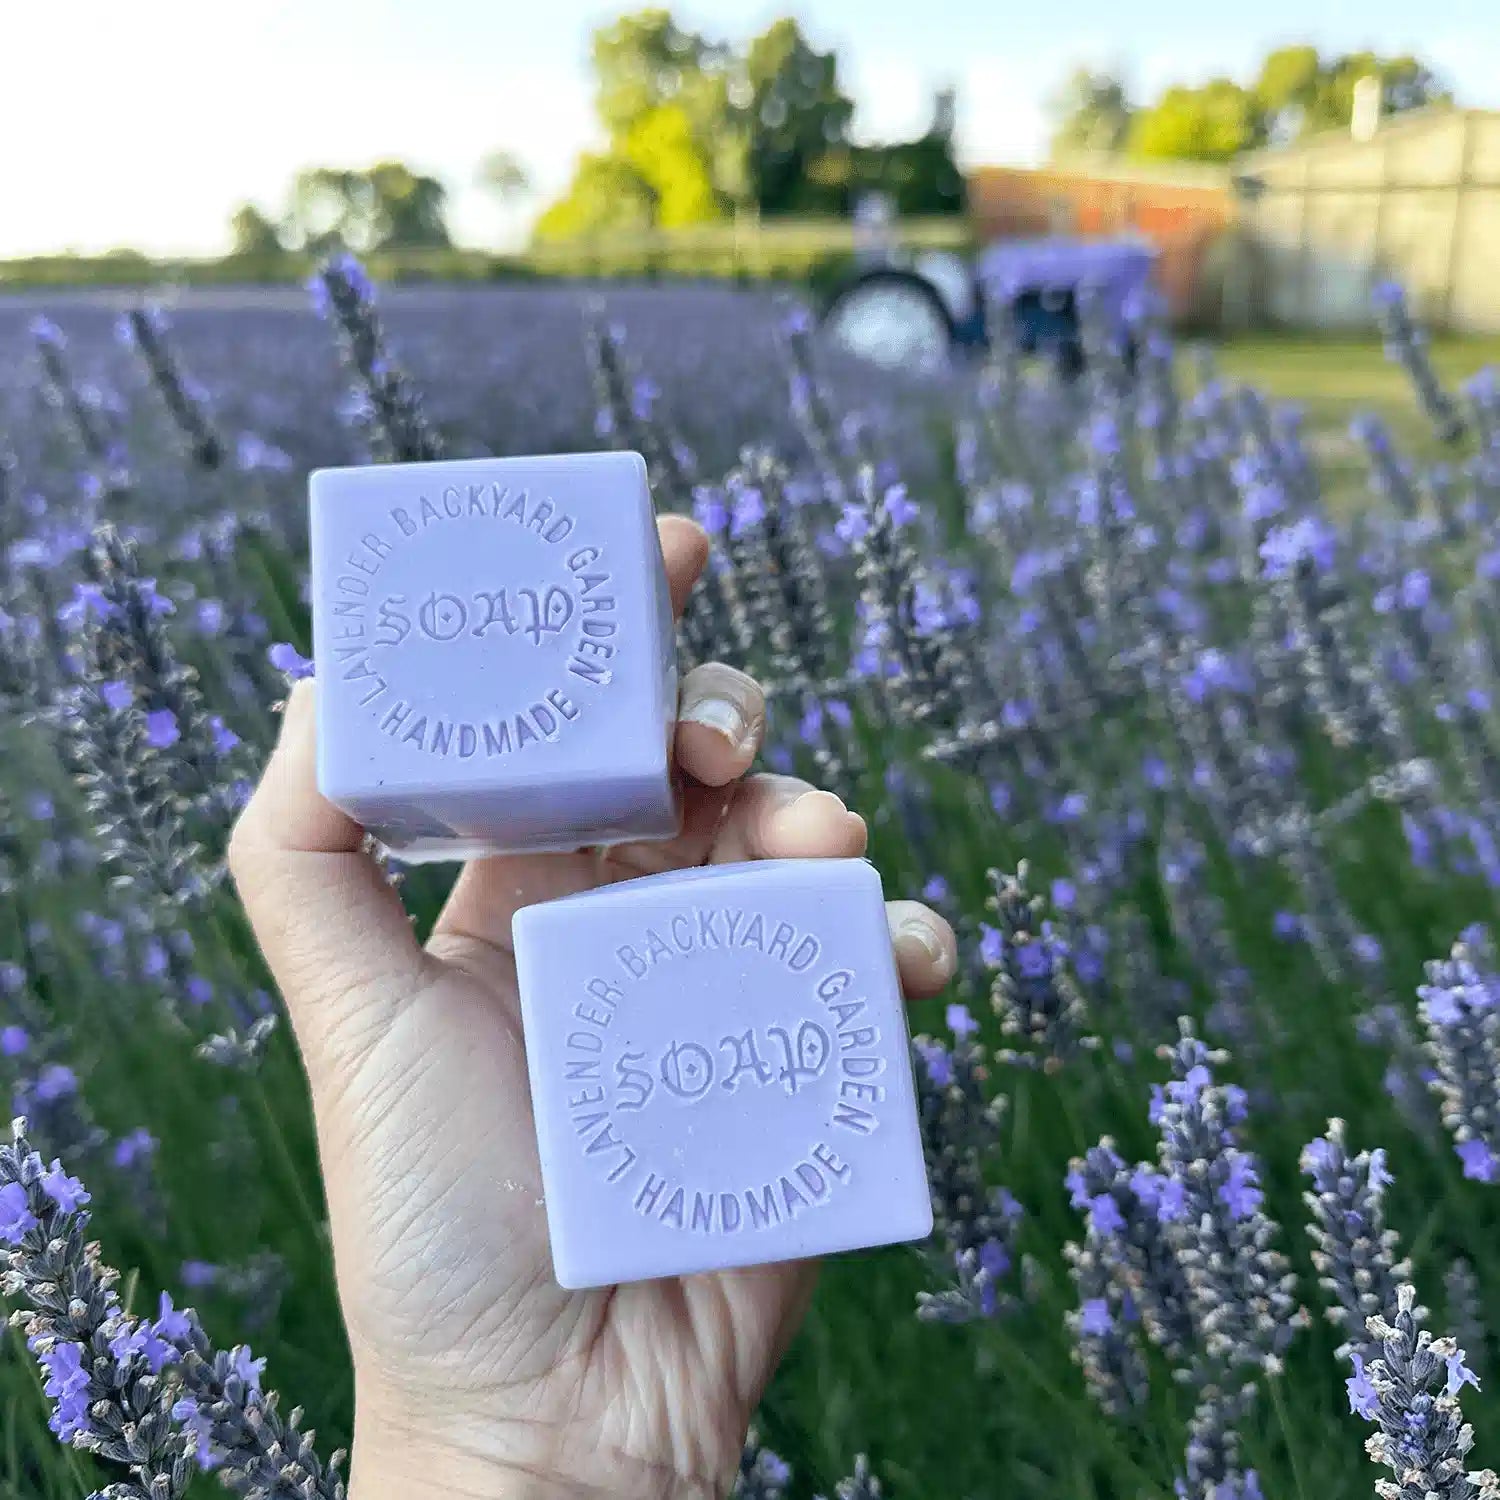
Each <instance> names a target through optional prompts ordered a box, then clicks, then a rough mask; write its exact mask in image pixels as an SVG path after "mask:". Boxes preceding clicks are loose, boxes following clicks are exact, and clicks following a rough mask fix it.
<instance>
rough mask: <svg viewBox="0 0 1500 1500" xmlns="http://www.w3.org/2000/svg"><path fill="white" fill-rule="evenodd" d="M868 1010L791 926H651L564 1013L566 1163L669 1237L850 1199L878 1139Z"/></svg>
mask: <svg viewBox="0 0 1500 1500" xmlns="http://www.w3.org/2000/svg"><path fill="white" fill-rule="evenodd" d="M690 971H691V972H690ZM710 991H712V992H713V994H714V997H715V998H714V1003H713V1004H712V1005H709V1004H705V1003H702V1002H703V997H704V996H705V994H707V993H708V992H710ZM878 1011H879V1008H878V1006H872V1005H871V1003H870V1001H869V999H868V998H867V996H866V995H865V993H864V991H863V986H862V983H861V980H860V977H859V975H858V973H857V972H856V971H854V970H853V969H850V968H846V967H841V966H839V965H837V964H833V963H830V962H829V961H828V960H827V958H826V957H825V954H824V944H823V941H822V940H821V939H820V938H819V937H818V936H817V935H816V934H815V933H813V932H811V931H809V930H807V929H799V928H798V927H796V926H794V925H793V924H792V923H791V922H787V921H778V920H775V919H773V918H771V917H768V916H766V915H765V914H763V913H760V912H756V911H754V910H750V909H745V908H737V907H733V906H726V905H702V906H699V905H694V906H691V907H685V908H683V909H682V910H680V911H678V912H676V913H674V914H671V915H670V916H666V917H664V918H660V919H658V920H656V921H654V922H653V923H651V925H649V926H646V927H645V928H644V929H643V930H642V931H641V932H640V934H639V935H638V937H636V938H633V939H632V940H631V941H630V942H627V943H622V944H619V945H617V946H616V947H615V949H614V952H613V962H612V964H611V965H610V967H609V969H608V971H607V972H605V973H601V974H598V975H596V976H594V977H592V978H590V979H589V980H587V981H586V983H585V984H584V985H583V987H582V991H581V993H579V994H578V995H577V996H575V997H574V999H573V1002H572V1004H571V1008H570V1011H569V1013H568V1022H567V1024H568V1026H569V1030H568V1033H567V1036H566V1038H565V1043H564V1046H563V1048H562V1049H561V1053H560V1061H561V1067H562V1072H563V1076H562V1077H561V1078H559V1079H558V1080H557V1085H558V1086H559V1088H560V1090H561V1091H562V1092H563V1095H564V1097H565V1099H566V1108H567V1117H568V1121H569V1124H570V1126H571V1130H572V1133H573V1134H574V1135H575V1136H576V1138H577V1142H578V1150H579V1153H580V1155H581V1157H582V1159H583V1161H584V1163H586V1164H587V1168H588V1169H589V1170H590V1172H591V1173H594V1174H597V1176H598V1177H599V1178H600V1179H602V1180H603V1181H604V1182H606V1183H608V1184H611V1185H612V1186H614V1187H615V1188H617V1189H618V1191H619V1193H620V1194H621V1195H622V1201H623V1202H624V1203H625V1204H627V1205H628V1206H629V1208H630V1209H631V1210H632V1211H633V1212H634V1213H636V1214H638V1215H640V1216H641V1217H642V1218H645V1219H649V1220H653V1221H655V1222H658V1223H660V1224H662V1225H665V1226H666V1227H668V1228H670V1229H674V1230H682V1231H684V1232H685V1233H689V1234H701V1235H707V1236H717V1235H732V1234H741V1233H753V1232H755V1231H761V1230H770V1229H773V1228H775V1227H777V1226H780V1225H786V1224H791V1223H795V1222H796V1221H798V1220H800V1219H801V1218H802V1217H803V1216H804V1215H808V1214H813V1213H816V1212H817V1211H818V1210H819V1209H820V1208H821V1207H823V1206H825V1205H827V1204H829V1203H831V1202H833V1201H834V1200H835V1198H837V1197H838V1196H839V1195H840V1194H841V1193H844V1192H847V1191H848V1189H849V1188H850V1187H851V1186H852V1184H853V1183H854V1181H855V1175H856V1171H857V1170H858V1169H859V1156H860V1143H861V1142H864V1141H868V1140H869V1138H870V1137H871V1136H873V1135H874V1134H875V1132H877V1131H878V1130H879V1128H880V1125H881V1120H882V1115H883V1111H884V1108H885V1106H886V1103H887V1095H888V1081H887V1079H886V1074H887V1072H888V1070H889V1068H890V1066H891V1060H890V1058H889V1057H888V1055H887V1053H888V1051H889V1046H888V1044H887V1043H886V1041H885V1038H884V1037H883V1035H882V1030H883V1027H882V1022H881V1018H880V1016H879V1013H878Z"/></svg>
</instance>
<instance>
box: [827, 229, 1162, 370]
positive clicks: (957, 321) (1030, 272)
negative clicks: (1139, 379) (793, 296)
mask: <svg viewBox="0 0 1500 1500" xmlns="http://www.w3.org/2000/svg"><path fill="white" fill-rule="evenodd" d="M1155 259H1156V257H1155V252H1154V251H1153V250H1152V249H1151V247H1150V246H1149V245H1145V244H1142V243H1140V242H1138V241H1134V240H1080V239H1062V238H1054V239H1036V240H1002V241H999V242H998V243H996V244H993V245H991V246H989V247H988V248H987V249H986V250H984V251H983V252H982V253H981V254H980V256H979V258H978V260H977V262H976V263H975V264H974V265H972V266H970V265H968V264H966V263H965V262H964V261H963V260H961V259H960V258H959V257H958V256H956V255H951V254H947V253H932V254H927V255H919V256H917V257H915V258H913V259H911V260H910V261H909V262H906V263H903V262H901V261H898V260H897V259H896V258H895V257H893V256H892V257H887V258H886V259H884V260H883V261H882V262H880V263H878V264H870V265H866V266H864V267H863V268H861V269H860V270H859V271H857V272H856V273H855V275H854V276H852V277H851V278H850V279H849V280H848V281H846V282H845V283H844V284H843V285H842V286H840V287H839V288H838V290H837V291H836V292H835V293H834V295H833V296H832V297H831V298H830V299H829V302H828V305H827V307H826V309H825V310H824V313H823V329H824V332H825V335H826V336H827V337H828V338H829V339H831V340H832V341H833V342H834V343H835V344H837V345H839V346H841V347H842V348H844V349H846V350H848V351H849V352H850V353H851V354H855V355H857V356H859V357H860V358H862V359H867V360H870V361H871V362H873V363H875V364H879V365H883V366H885V367H887V368H890V369H905V370H913V371H918V372H932V371H936V370H939V369H942V368H944V367H945V366H947V365H948V364H949V363H950V362H951V361H952V359H953V357H954V355H955V354H957V353H961V352H962V351H965V350H982V349H984V348H986V347H987V345H988V343H989V339H990V337H991V336H992V334H998V333H999V332H1000V331H1001V330H1002V328H1004V329H1005V330H1006V331H1008V332H1009V333H1010V334H1011V336H1013V337H1014V339H1015V341H1016V343H1017V345H1018V346H1019V348H1020V349H1021V351H1022V352H1023V353H1025V354H1034V355H1037V356H1039V357H1042V358H1046V359H1050V360H1052V361H1054V362H1055V363H1056V365H1057V366H1058V368H1059V369H1060V370H1062V371H1063V373H1064V374H1068V375H1072V374H1076V373H1077V372H1078V371H1079V370H1081V369H1082V367H1083V341H1082V336H1081V330H1080V327H1079V316H1080V305H1081V304H1082V303H1083V302H1084V300H1085V299H1086V298H1087V299H1092V300H1093V308H1094V313H1095V315H1096V316H1099V317H1101V318H1103V319H1104V320H1105V323H1106V326H1107V327H1109V328H1110V329H1111V330H1112V331H1113V332H1114V334H1115V336H1116V337H1117V338H1118V339H1119V340H1120V342H1121V346H1122V347H1124V348H1126V349H1128V348H1129V345H1130V336H1129V311H1130V309H1131V307H1132V304H1133V303H1135V302H1137V301H1138V300H1139V299H1140V297H1141V296H1142V294H1143V293H1144V292H1145V290H1146V288H1147V285H1148V283H1149V281H1150V277H1151V269H1152V266H1153V265H1154V263H1155Z"/></svg>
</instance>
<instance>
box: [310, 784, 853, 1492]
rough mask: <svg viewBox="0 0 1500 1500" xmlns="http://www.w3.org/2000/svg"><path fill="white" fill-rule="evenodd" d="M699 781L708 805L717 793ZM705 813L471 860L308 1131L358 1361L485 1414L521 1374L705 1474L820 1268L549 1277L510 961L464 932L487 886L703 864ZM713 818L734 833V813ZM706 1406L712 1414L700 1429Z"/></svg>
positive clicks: (405, 1392)
mask: <svg viewBox="0 0 1500 1500" xmlns="http://www.w3.org/2000/svg"><path fill="white" fill-rule="evenodd" d="M691 795H692V796H693V797H694V798H695V799H696V800H697V801H698V802H700V803H703V804H705V805H706V804H708V803H712V804H714V806H713V808H712V809H711V811H712V812H713V814H714V818H715V819H717V810H718V807H719V806H720V805H722V803H723V802H724V800H725V797H724V794H722V793H711V792H709V791H708V790H707V789H704V788H698V789H695V792H694V793H693V794H691ZM752 800H753V798H752ZM829 810H830V811H831V809H829ZM698 822H699V820H698V819H697V818H695V816H694V815H693V809H692V808H690V809H689V816H688V828H689V832H688V833H687V834H686V835H685V836H684V839H683V840H680V841H678V843H676V844H674V845H668V846H663V847H661V848H658V849H654V850H651V851H650V852H649V855H648V853H647V851H644V850H635V851H632V850H628V849H627V850H621V851H617V853H616V854H615V855H614V856H613V857H612V858H610V859H609V860H606V861H600V860H597V859H595V858H594V857H592V856H588V855H570V856H552V857H545V858H536V859H518V860H495V861H487V862H486V863H485V864H483V865H476V866H473V867H471V869H470V871H469V872H467V873H466V874H465V876H464V878H463V879H462V880H461V881H460V883H459V886H458V887H457V889H456V890H455V894H454V897H453V900H452V901H451V902H450V904H449V907H448V910H447V911H446V912H445V913H444V916H443V918H442V919H441V920H440V922H439V924H438V928H437V930H436V932H435V934H434V937H433V940H432V942H431V944H430V945H429V948H428V967H429V971H430V974H429V978H428V980H427V982H426V983H424V984H422V985H421V986H420V988H419V991H418V993H417V994H416V996H415V997H412V998H408V1000H407V1001H406V1003H405V1004H404V1005H403V1006H402V1007H401V1009H400V1012H399V1018H398V1019H397V1021H396V1023H395V1024H394V1025H393V1026H392V1027H391V1028H390V1029H388V1030H387V1031H386V1032H385V1033H384V1034H383V1035H381V1036H380V1037H379V1038H378V1039H375V1040H374V1042H373V1044H372V1048H371V1050H370V1052H369V1053H368V1054H367V1055H366V1056H364V1057H363V1058H362V1059H361V1060H360V1063H359V1073H360V1087H359V1089H358V1090H357V1091H356V1090H354V1089H344V1090H341V1094H340V1102H339V1103H338V1104H337V1105H335V1106H334V1107H333V1109H331V1110H323V1111H321V1112H320V1129H321V1131H322V1133H323V1137H324V1140H325V1142H326V1143H327V1144H326V1148H325V1149H326V1150H327V1151H328V1154H329V1160H328V1161H327V1168H328V1172H327V1175H328V1178H329V1193H330V1207H331V1212H332V1215H333V1222H334V1238H335V1245H336V1248H337V1251H338V1254H339V1262H340V1263H339V1280H340V1285H341V1287H342V1288H343V1289H344V1311H345V1316H346V1319H347V1322H348V1327H349V1335H350V1339H351V1342H352V1344H353V1347H354V1351H355V1356H356V1360H357V1362H359V1363H361V1364H364V1365H367V1366H368V1367H370V1368H374V1369H378V1370H398V1371H400V1372H401V1375H400V1382H401V1387H402V1388H401V1389H400V1390H399V1391H391V1392H388V1394H389V1395H390V1396H394V1397H399V1399H401V1400H402V1401H403V1403H405V1404H407V1405H409V1406H411V1407H414V1408H415V1409H417V1410H420V1411H427V1412H432V1413H436V1412H438V1411H443V1412H445V1413H446V1416H447V1418H448V1419H450V1420H451V1419H453V1418H454V1417H455V1416H456V1417H457V1418H458V1419H459V1420H460V1421H461V1422H463V1423H465V1424H484V1423H486V1422H489V1421H491V1420H492V1419H493V1416H494V1414H498V1413H500V1412H503V1411H505V1410H506V1409H508V1405H509V1403H510V1402H511V1399H512V1395H513V1393H514V1391H515V1390H516V1389H517V1388H518V1387H520V1386H524V1387H526V1388H528V1389H530V1390H531V1391H533V1392H534V1393H535V1399H534V1400H533V1401H532V1403H531V1419H532V1420H534V1421H535V1422H536V1424H537V1425H538V1427H539V1428H541V1429H543V1430H547V1429H552V1428H560V1427H562V1426H564V1425H566V1424H581V1425H582V1426H584V1427H586V1428H587V1429H588V1430H590V1431H591V1432H593V1433H595V1434H596V1435H597V1438H598V1441H599V1442H600V1444H601V1445H602V1446H603V1447H604V1448H606V1449H608V1450H611V1451H612V1452H613V1453H614V1454H616V1455H618V1456H620V1457H627V1458H632V1459H635V1458H644V1457H646V1456H647V1455H659V1454H662V1453H667V1454H671V1455H672V1456H673V1462H674V1464H675V1465H677V1466H678V1467H679V1471H680V1472H688V1473H699V1474H713V1473H720V1472H722V1471H723V1469H724V1466H725V1463H726V1462H727V1461H728V1460H729V1459H730V1458H731V1457H732V1455H733V1453H734V1452H735V1451H737V1447H738V1442H739V1439H740V1437H741V1436H742V1434H743V1432H744V1426H745V1421H746V1418H747V1415H748V1411H749V1409H750V1408H751V1407H752V1406H753V1404H754V1402H755V1400H756V1398H757V1396H758V1394H759V1392H760V1389H761V1387H762V1386H763V1385H764V1383H765V1380H766V1378H767V1376H768V1374H769V1372H770V1370H771V1367H772V1365H773V1364H774V1362H775V1360H776V1358H777V1357H778V1355H779V1353H780V1352H781V1348H782V1346H783V1343H784V1341H785V1338H786V1336H787V1331H788V1329H789V1327H790V1326H792V1324H793V1323H794V1322H795V1320H796V1318H797V1317H798V1316H799V1315H800V1312H801V1308H802V1303H803V1301H804V1299H805V1296H806V1293H807V1291H808V1290H809V1289H810V1286H811V1281H812V1269H811V1267H810V1266H803V1265H790V1266H771V1267H763V1268H755V1269H751V1270H744V1271H734V1272H726V1273H721V1274H717V1275H705V1276H695V1277H689V1278H682V1279H676V1280H668V1281H658V1282H648V1283H642V1284H638V1285H633V1286H625V1287H619V1288H614V1289H608V1290H599V1291H590V1292H567V1291H564V1290H562V1289H561V1288H560V1287H558V1286H557V1285H556V1284H555V1282H554V1281H553V1280H552V1277H551V1270H550V1259H549V1251H548V1241H547V1226H546V1217H545V1212H544V1208H543V1199H542V1184H541V1170H540V1166H539V1163H538V1159H537V1151H536V1138H535V1131H534V1127H533V1125H532V1118H531V1107H530V1101H529V1096H528V1086H527V1077H526V1067H525V1060H524V1054H523V1050H522V1039H521V1034H520V1020H519V1006H518V999H517V993H516V971H515V962H514V960H513V958H512V957H511V955H510V953H509V952H508V950H507V949H506V948H505V947H504V946H503V945H502V944H498V943H496V942H494V941H492V940H491V938H490V937H488V936H485V935H482V934H480V933H476V932H473V931H471V930H469V928H468V925H467V923H468V919H469V917H470V916H472V915H473V914H474V912H475V911H477V910H478V909H480V908H483V909H484V910H485V912H486V916H487V917H488V916H489V915H491V914H492V911H493V904H492V901H491V895H492V892H491V890H490V889H489V888H492V887H494V886H495V885H497V884H499V883H504V884H505V885H506V886H507V887H509V888H510V889H512V890H514V891H515V892H516V893H517V899H516V903H515V904H517V905H521V904H526V902H525V901H524V900H523V899H521V897H522V896H523V895H525V894H528V893H531V892H534V891H544V890H550V891H553V892H556V891H557V890H558V889H559V888H560V886H565V887H566V888H567V889H569V890H577V889H583V888H587V886H589V885H595V884H604V883H607V882H609V881H612V880H616V879H624V878H629V877H631V876H633V875H637V874H640V873H642V871H641V868H640V866H641V863H642V862H643V860H646V859H648V858H649V862H650V864H651V865H652V866H653V867H655V868H658V869H659V868H665V867H667V866H681V865H683V864H686V863H689V862H692V861H694V860H701V859H702V858H704V857H708V858H712V857H713V856H714V853H715V849H714V847H713V846H712V845H710V846H706V847H705V846H704V844H703V842H702V840H701V839H700V838H695V837H694V835H693V834H692V832H691V830H692V828H693V827H694V825H695V824H696V823H698ZM721 826H723V827H725V828H728V829H729V830H730V837H729V841H730V842H732V839H733V836H734V830H735V829H736V827H737V825H736V823H735V822H734V821H732V820H731V821H730V822H728V823H725V824H722V825H721ZM848 832H849V834H850V835H853V834H854V833H855V830H854V828H853V827H852V826H851V827H850V828H849V830H848ZM731 852H734V851H733V850H731ZM487 925H488V924H487ZM382 998H383V997H382ZM375 1008H383V1006H380V1005H377V1006H376V1007H375ZM397 1162H399V1163H400V1169H399V1170H397V1171H393V1170H392V1169H391V1164H393V1163H397ZM684 1398H686V1399H684ZM703 1412H712V1413H718V1414H722V1420H721V1421H720V1422H718V1423H716V1424H715V1425H714V1426H713V1427H712V1428H711V1429H710V1430H707V1431H705V1430H704V1428H703V1424H702V1420H701V1414H702V1413H703Z"/></svg>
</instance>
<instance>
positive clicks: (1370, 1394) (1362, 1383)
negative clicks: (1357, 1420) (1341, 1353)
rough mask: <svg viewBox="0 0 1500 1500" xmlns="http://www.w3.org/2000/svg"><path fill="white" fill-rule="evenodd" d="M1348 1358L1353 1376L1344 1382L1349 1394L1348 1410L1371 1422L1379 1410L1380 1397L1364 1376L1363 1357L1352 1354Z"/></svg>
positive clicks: (1368, 1379)
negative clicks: (1352, 1365) (1351, 1361)
mask: <svg viewBox="0 0 1500 1500" xmlns="http://www.w3.org/2000/svg"><path fill="white" fill-rule="evenodd" d="M1350 1358H1351V1359H1352V1360H1353V1363H1354V1374H1353V1375H1351V1376H1350V1377H1349V1379H1348V1380H1346V1381H1345V1382H1344V1385H1345V1387H1346V1388H1347V1390H1348V1392H1349V1410H1350V1412H1351V1413H1352V1414H1353V1415H1354V1416H1357V1417H1363V1418H1364V1419H1365V1421H1367V1422H1373V1421H1374V1420H1375V1417H1376V1415H1377V1413H1378V1410H1379V1406H1380V1397H1379V1395H1378V1394H1377V1393H1376V1390H1375V1387H1374V1386H1373V1385H1371V1384H1370V1377H1369V1376H1368V1375H1366V1374H1365V1361H1364V1356H1363V1355H1362V1354H1354V1355H1351V1356H1350Z"/></svg>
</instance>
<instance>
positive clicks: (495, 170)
mask: <svg viewBox="0 0 1500 1500" xmlns="http://www.w3.org/2000/svg"><path fill="white" fill-rule="evenodd" d="M474 180H475V181H476V182H477V183H478V184H479V186H480V187H482V188H484V189H485V191H486V192H488V193H490V194H491V195H492V196H493V197H494V198H495V199H496V200H497V201H498V202H500V203H501V204H502V205H504V204H509V203H510V202H511V201H512V200H513V199H516V198H520V197H524V196H525V194H526V193H528V192H529V191H530V190H531V176H530V174H529V173H528V172H527V170H526V167H525V165H524V164H523V163H522V161H521V159H520V158H519V157H518V156H517V155H516V154H515V153H514V152H513V151H503V150H501V151H491V152H490V153H489V154H488V155H487V156H486V157H485V158H484V160H483V161H481V162H480V163H479V168H478V170H477V171H476V172H475V173H474Z"/></svg>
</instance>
